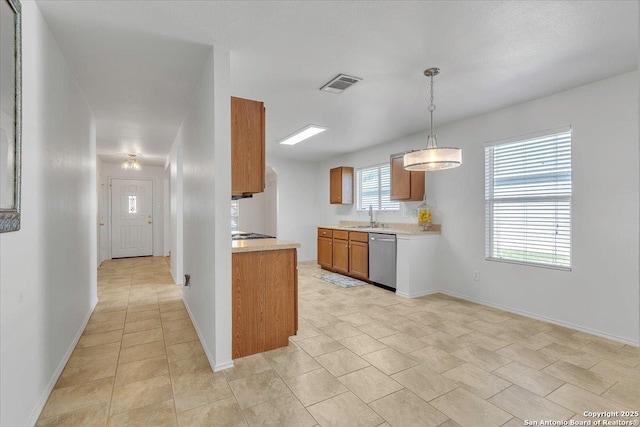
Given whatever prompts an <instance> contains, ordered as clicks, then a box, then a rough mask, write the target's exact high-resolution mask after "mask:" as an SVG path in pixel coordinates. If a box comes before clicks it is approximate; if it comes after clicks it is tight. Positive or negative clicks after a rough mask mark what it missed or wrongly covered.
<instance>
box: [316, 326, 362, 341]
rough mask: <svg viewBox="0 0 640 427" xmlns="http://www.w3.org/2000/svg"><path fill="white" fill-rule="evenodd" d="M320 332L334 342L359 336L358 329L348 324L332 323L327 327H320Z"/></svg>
mask: <svg viewBox="0 0 640 427" xmlns="http://www.w3.org/2000/svg"><path fill="white" fill-rule="evenodd" d="M320 330H321V331H322V332H323V333H325V334H327V335H329V336H330V337H331V338H333V339H334V340H341V339H343V338H348V337H352V336H354V335H359V334H361V332H360V330H359V329H356V328H355V327H354V326H351V325H350V324H349V323H344V322H340V323H333V324H331V325H328V326H324V327H321V328H320Z"/></svg>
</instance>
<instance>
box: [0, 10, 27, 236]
mask: <svg viewBox="0 0 640 427" xmlns="http://www.w3.org/2000/svg"><path fill="white" fill-rule="evenodd" d="M20 31H21V20H20V2H19V1H18V0H0V233H6V232H8V231H17V230H19V229H20V170H21V158H20V154H21V152H22V149H21V140H22V132H21V131H22V126H21V118H22V106H21V100H22V96H21V83H22V79H21V77H22V76H21V71H22V66H21V59H22V51H21V45H22V40H21V36H20Z"/></svg>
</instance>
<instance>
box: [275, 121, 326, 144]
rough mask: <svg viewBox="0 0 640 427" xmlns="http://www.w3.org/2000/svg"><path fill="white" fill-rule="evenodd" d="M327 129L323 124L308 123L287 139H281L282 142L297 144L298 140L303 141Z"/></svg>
mask: <svg viewBox="0 0 640 427" xmlns="http://www.w3.org/2000/svg"><path fill="white" fill-rule="evenodd" d="M327 129H328V128H326V127H323V126H316V125H307V126H305V127H303V128H302V129H300V130H299V131H297V132H296V133H294V134H293V135H290V136H288V137H286V138H285V139H283V140H281V141H280V144H283V145H295V144H297V143H298V142H302V141H304V140H305V139H307V138H311V137H312V136H314V135H317V134H319V133H322V132H324V131H325V130H327Z"/></svg>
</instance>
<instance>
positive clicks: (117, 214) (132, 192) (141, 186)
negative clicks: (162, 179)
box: [111, 179, 153, 258]
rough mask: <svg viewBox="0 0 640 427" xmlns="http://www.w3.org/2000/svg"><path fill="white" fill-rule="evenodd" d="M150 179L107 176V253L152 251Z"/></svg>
mask: <svg viewBox="0 0 640 427" xmlns="http://www.w3.org/2000/svg"><path fill="white" fill-rule="evenodd" d="M152 193H153V183H152V182H151V181H148V180H137V179H112V180H111V257H112V258H123V257H136V256H147V255H152V254H153V242H152V240H153V225H152V224H153V215H152V213H153V200H152Z"/></svg>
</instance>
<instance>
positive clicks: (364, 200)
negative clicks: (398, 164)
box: [356, 163, 400, 211]
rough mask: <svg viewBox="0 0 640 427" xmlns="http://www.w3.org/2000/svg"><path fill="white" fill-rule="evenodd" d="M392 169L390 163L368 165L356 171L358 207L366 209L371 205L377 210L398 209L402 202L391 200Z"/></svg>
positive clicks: (360, 209)
mask: <svg viewBox="0 0 640 427" xmlns="http://www.w3.org/2000/svg"><path fill="white" fill-rule="evenodd" d="M390 195H391V169H390V167H389V163H383V164H380V165H374V166H368V167H366V168H361V169H358V170H357V171H356V209H357V210H359V211H366V210H368V209H369V205H371V206H372V207H373V209H374V210H376V211H394V210H395V211H397V210H399V209H400V203H398V202H396V201H394V200H390V199H389V197H390Z"/></svg>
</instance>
